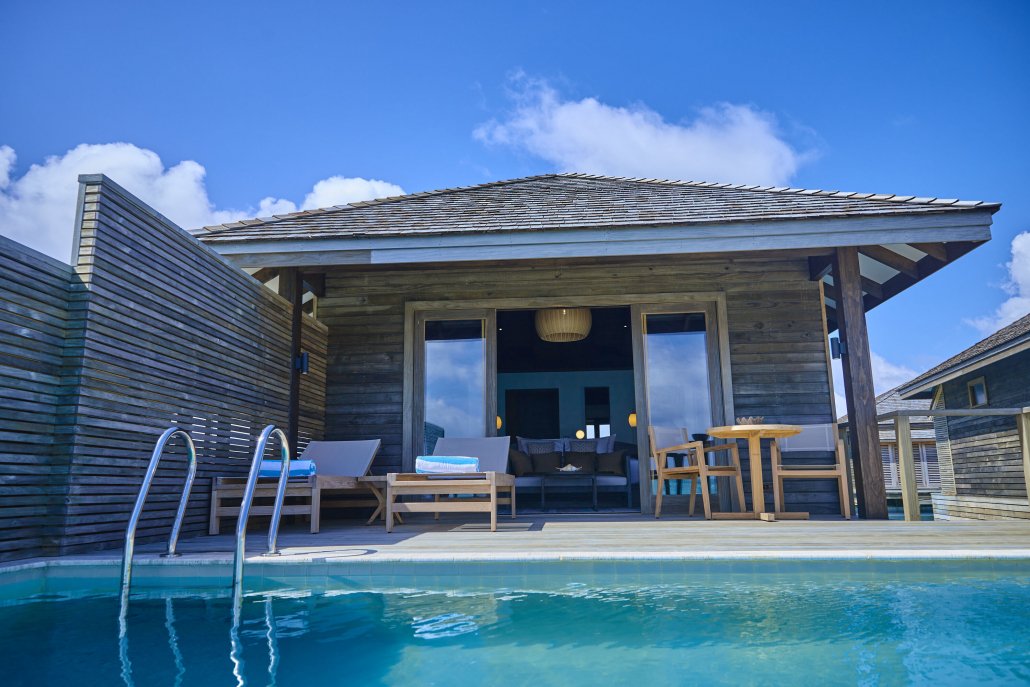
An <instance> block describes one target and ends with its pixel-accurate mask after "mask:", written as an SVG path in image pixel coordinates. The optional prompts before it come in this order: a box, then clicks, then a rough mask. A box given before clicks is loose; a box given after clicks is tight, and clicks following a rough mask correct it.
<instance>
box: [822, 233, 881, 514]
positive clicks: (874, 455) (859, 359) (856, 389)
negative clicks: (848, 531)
mask: <svg viewBox="0 0 1030 687" xmlns="http://www.w3.org/2000/svg"><path fill="white" fill-rule="evenodd" d="M833 282H834V285H835V286H836V287H837V296H838V299H839V300H838V301H837V326H838V328H839V330H840V338H841V341H843V342H844V344H845V351H844V353H843V354H842V355H841V359H842V360H841V362H842V363H843V368H844V396H845V398H846V399H847V402H848V424H849V425H850V427H851V436H852V440H851V452H852V463H853V465H854V471H855V492H856V494H857V496H858V513H859V516H860V517H863V518H869V519H878V520H885V519H886V518H887V490H886V487H885V485H884V478H883V464H882V463H881V460H880V430H879V427H878V425H877V422H876V393H875V392H874V391H873V366H872V356H871V354H870V351H869V336H868V332H867V331H866V322H865V307H864V305H863V302H862V275H861V272H860V271H859V265H858V249H856V248H854V247H845V248H838V249H837V252H836V253H835V254H834V258H833Z"/></svg>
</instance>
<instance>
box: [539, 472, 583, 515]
mask: <svg viewBox="0 0 1030 687" xmlns="http://www.w3.org/2000/svg"><path fill="white" fill-rule="evenodd" d="M572 479H579V480H590V487H591V490H592V491H593V501H592V503H593V507H594V510H597V473H596V472H583V471H582V470H580V471H578V472H561V471H556V472H548V473H547V474H544V475H540V509H541V510H543V508H544V490H545V488H546V487H547V484H548V482H550V483H551V484H560V483H561V482H566V481H569V480H572Z"/></svg>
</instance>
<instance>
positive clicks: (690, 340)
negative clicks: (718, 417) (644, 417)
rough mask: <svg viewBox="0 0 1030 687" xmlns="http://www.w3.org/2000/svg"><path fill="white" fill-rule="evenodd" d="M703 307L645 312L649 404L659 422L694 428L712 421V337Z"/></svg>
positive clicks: (654, 421) (705, 426)
mask: <svg viewBox="0 0 1030 687" xmlns="http://www.w3.org/2000/svg"><path fill="white" fill-rule="evenodd" d="M707 329H708V328H707V326H706V318H705V314H704V313H649V314H646V315H644V350H645V352H646V354H645V363H646V365H647V371H646V375H647V406H648V414H649V419H650V423H651V424H652V425H654V426H656V427H670V428H686V429H687V431H688V432H690V433H692V434H698V433H702V432H705V431H707V429H708V428H709V427H710V426H711V425H712V393H711V379H710V375H709V355H708V351H709V341H708V331H707Z"/></svg>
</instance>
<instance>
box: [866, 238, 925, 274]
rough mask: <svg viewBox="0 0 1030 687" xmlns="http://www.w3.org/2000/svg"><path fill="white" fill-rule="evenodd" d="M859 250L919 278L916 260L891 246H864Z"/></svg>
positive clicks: (868, 256)
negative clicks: (893, 249)
mask: <svg viewBox="0 0 1030 687" xmlns="http://www.w3.org/2000/svg"><path fill="white" fill-rule="evenodd" d="M858 252H859V253H861V254H862V255H864V256H866V257H867V258H871V259H873V260H875V261H876V262H879V263H881V264H884V265H886V266H887V267H890V268H891V269H894V270H897V271H898V272H901V273H902V274H905V275H908V276H909V277H912V278H913V279H919V267H918V266H917V265H916V261H915V260H910V259H909V258H906V257H905V256H904V255H901V254H900V253H895V252H894V251H892V250H891V249H890V248H884V247H883V246H862V247H860V248H859V249H858Z"/></svg>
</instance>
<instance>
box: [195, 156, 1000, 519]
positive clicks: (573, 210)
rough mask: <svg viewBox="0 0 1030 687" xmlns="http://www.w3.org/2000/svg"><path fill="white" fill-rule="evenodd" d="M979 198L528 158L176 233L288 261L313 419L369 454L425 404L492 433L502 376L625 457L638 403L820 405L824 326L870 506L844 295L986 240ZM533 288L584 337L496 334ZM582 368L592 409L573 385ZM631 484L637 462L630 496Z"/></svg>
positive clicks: (829, 407)
mask: <svg viewBox="0 0 1030 687" xmlns="http://www.w3.org/2000/svg"><path fill="white" fill-rule="evenodd" d="M998 208H999V205H997V204H985V203H980V202H963V201H955V200H943V199H934V198H913V197H911V196H904V197H901V196H892V195H889V194H888V195H874V194H856V193H844V192H835V191H814V190H804V189H794V188H769V187H756V186H733V185H728V184H709V183H694V182H671V181H659V180H653V179H652V180H644V179H621V178H611V177H599V176H589V175H582V174H548V175H542V176H537V177H528V178H524V179H516V180H512V181H503V182H495V183H488V184H483V185H480V186H473V187H467V188H459V189H446V190H442V191H433V192H427V193H416V194H412V195H408V196H402V197H397V198H387V199H382V200H376V201H369V202H362V203H353V204H351V205H345V206H339V207H334V208H326V209H323V210H313V211H306V212H300V213H295V214H291V215H284V216H280V217H271V218H266V219H260V220H248V221H243V222H236V223H232V224H228V225H224V226H217V227H208V228H206V229H204V230H201V231H198V232H196V234H197V236H198V238H200V240H201V241H203V242H204V243H205V244H206V245H208V246H210V247H212V248H214V249H215V250H217V251H219V252H220V253H221V254H222V255H223V256H225V257H226V258H228V259H229V260H231V261H232V262H234V263H235V264H237V265H239V266H241V267H245V268H248V269H249V270H252V271H253V272H254V274H255V276H257V277H258V278H259V279H263V280H265V279H270V278H272V277H274V276H276V275H279V277H280V278H282V276H283V275H290V274H292V275H297V274H299V277H294V281H295V283H298V284H299V283H305V284H308V285H309V286H310V289H311V291H312V292H313V293H315V294H316V295H317V303H315V304H314V306H313V312H314V313H315V315H316V317H317V318H318V320H319V321H321V322H322V323H323V324H325V325H326V326H327V327H328V336H329V344H328V357H329V359H328V370H327V393H326V397H327V405H326V435H327V438H330V439H344V438H362V437H381V438H382V439H383V451H382V452H381V454H380V457H379V462H378V463H377V465H376V466H375V469H376V470H378V471H381V472H385V471H396V470H406V469H411V466H412V462H413V460H414V457H415V455H416V454H417V453H419V452H420V451H422V450H423V448H422V443H423V439H422V438H423V437H424V436H425V432H424V427H425V424H426V423H427V422H432V423H435V424H438V425H440V426H441V427H445V431H448V432H452V435H453V433H458V435H461V433H477V434H479V435H491V434H495V433H497V432H498V430H499V428H498V425H500V431H501V432H502V433H503V432H504V431H505V427H506V425H505V423H506V422H507V420H506V418H505V417H501V416H500V413H499V412H498V411H499V409H500V408H501V407H502V406H504V404H505V398H506V396H505V394H507V391H502V387H503V389H507V390H512V391H513V392H514V393H512V395H511V396H510V398H516V399H517V398H528V397H529V395H528V394H529V392H531V391H533V390H537V391H539V392H540V393H538V394H537V395H536V396H535V398H537V399H539V400H538V401H537V402H538V403H540V404H545V403H549V404H551V405H552V407H555V408H559V412H560V413H561V415H562V417H561V418H560V421H559V422H558V423H556V425H555V426H556V427H557V428H558V431H559V432H560V433H561V434H562V435H564V436H568V434H570V431H569V430H570V429H571V428H572V427H574V426H579V427H584V426H585V427H586V428H588V429H594V428H597V429H599V431H603V428H608V429H609V430H610V431H612V432H613V433H615V434H617V435H618V436H619V437H620V438H622V439H629V440H630V441H631V442H632V443H633V444H635V445H636V447H637V452H638V454H639V455H642V456H646V455H648V452H649V449H648V446H647V438H646V428H647V425H648V422H649V421H650V422H654V423H655V424H670V423H674V424H675V425H680V426H688V427H689V428H690V431H691V432H703V431H704V430H705V429H706V428H707V427H708V426H711V425H719V424H730V423H732V422H733V420H734V418H735V417H737V416H743V415H762V416H764V417H765V418H766V420H767V421H768V422H786V423H799V424H816V423H829V422H833V421H834V418H835V417H836V414H835V412H834V408H833V401H832V398H833V393H832V391H833V390H832V388H831V386H832V382H831V375H830V372H829V357H830V356H829V351H828V345H827V333H828V332H829V331H833V330H836V329H838V327H839V329H840V332H841V338H842V340H844V341H845V342H846V350H845V353H844V355H843V358H844V360H843V362H844V369H845V380H846V384H845V395H846V396H847V397H848V402H849V407H850V408H852V409H853V410H852V418H853V420H852V434H853V437H854V440H853V441H852V447H853V453H854V457H855V461H856V462H855V472H856V476H857V480H856V483H857V484H856V486H857V492H858V502H859V507H860V513H862V514H863V515H865V516H867V517H886V496H885V491H884V480H883V472H882V468H881V462H880V451H881V450H880V442H879V431H878V428H877V425H876V419H875V418H876V410H875V402H874V395H873V392H872V376H871V368H870V359H869V358H870V356H869V349H868V339H867V335H866V325H865V311H867V310H869V309H871V308H873V307H876V306H877V305H878V304H880V303H882V302H884V301H886V300H887V299H889V298H891V297H893V296H894V295H896V294H897V293H899V292H901V291H902V290H904V289H906V288H908V287H909V286H911V285H913V284H915V283H916V282H918V281H919V280H921V279H923V278H925V277H926V276H928V275H929V274H932V273H933V272H935V271H937V270H938V269H940V268H941V267H943V266H944V265H946V264H948V263H949V262H951V261H953V260H955V259H957V258H959V257H960V256H962V255H964V254H965V253H966V252H968V251H970V250H972V249H973V248H975V247H976V246H978V245H979V244H981V243H983V242H985V241H987V240H989V238H990V229H989V227H990V224H991V216H992V214H993V213H994V212H996V211H997V210H998ZM296 297H297V298H299V297H300V296H299V295H297V296H296ZM295 302H299V301H295ZM553 308H568V309H573V310H576V311H578V313H577V316H582V315H583V312H582V311H583V310H584V309H590V310H591V311H592V313H593V319H594V325H593V326H594V330H593V331H592V333H591V334H590V335H589V336H588V337H587V338H586V339H583V340H582V341H580V342H576V343H566V344H550V345H551V346H566V347H568V348H565V349H562V351H563V352H562V353H561V354H557V355H555V356H554V359H555V360H557V361H558V362H554V361H552V360H551V359H550V358H548V355H549V354H546V353H541V352H539V350H537V347H535V346H533V345H530V344H527V343H526V342H525V339H524V338H523V339H521V340H520V339H519V337H518V336H514V335H513V333H512V330H513V329H519V328H520V327H521V328H522V329H523V334H524V333H525V331H524V328H525V327H529V326H532V325H531V324H529V323H531V321H532V318H531V317H530V314H531V313H533V312H535V311H541V310H549V309H553ZM527 318H528V319H527ZM509 335H512V336H509ZM520 341H521V343H520ZM577 346H578V347H577ZM591 346H593V347H594V348H591ZM520 356H521V357H520ZM526 360H533V361H538V362H539V367H538V369H537V370H536V371H535V372H534V370H532V369H527V368H526V365H525V364H524V363H525V361H526ZM577 365H580V366H581V368H579V369H577V368H576V367H575V366H577ZM556 368H558V369H556ZM532 374H537V377H536V378H532V377H526V376H525V375H532ZM519 375H523V376H521V377H519ZM559 378H560V379H559ZM602 379H603V381H591V380H602ZM459 380H461V381H462V383H461V384H457V382H458V381H459ZM626 380H628V382H627V381H626ZM550 387H553V388H555V389H558V388H559V387H560V388H561V389H562V390H563V391H561V393H554V394H548V393H547V390H548V388H550ZM602 387H604V388H607V389H608V390H609V391H608V393H609V396H608V398H609V405H608V413H607V415H605V414H604V412H603V409H602V410H598V409H597V408H598V406H599V404H598V403H586V402H585V401H584V402H583V403H580V401H579V400H577V399H582V398H583V396H581V395H580V394H586V395H590V394H592V395H593V397H594V398H601V397H603V396H602V395H600V394H599V393H598V388H602ZM568 389H572V391H568ZM591 389H592V390H593V391H591ZM620 389H625V391H624V392H620V391H619V390H620ZM519 393H522V396H519ZM570 394H572V395H573V396H575V397H576V398H574V399H573V400H575V401H576V403H575V404H573V405H575V406H576V407H568V408H567V407H566V401H567V399H568V398H569V395H570ZM620 394H621V395H620ZM499 397H500V398H499ZM584 404H586V405H589V406H591V408H590V409H584V408H581V407H580V406H582V405H584ZM535 407H536V406H535ZM441 408H444V409H445V410H446V412H445V413H444V414H445V415H447V417H446V418H443V417H442V416H441V415H440V413H442V412H444V411H441ZM510 413H511V409H508V410H507V413H506V414H508V415H510ZM630 414H634V417H635V418H636V419H637V421H636V423H635V424H633V423H631V422H630V421H629V417H630ZM581 415H582V417H581ZM544 419H546V418H544ZM606 419H607V423H606V422H605V420H606ZM538 421H541V418H540V417H534V415H533V414H532V413H529V414H527V413H521V412H520V413H519V415H518V422H519V423H526V422H538ZM631 425H632V426H631ZM540 426H543V425H540ZM541 431H542V430H541ZM745 455H746V454H745ZM745 468H746V466H745ZM745 474H746V472H745ZM799 482H800V480H799ZM805 482H806V483H805V484H798V485H794V484H791V485H790V486H789V487H788V489H789V490H791V489H792V491H789V493H788V494H787V502H788V506H789V507H790V508H793V509H805V510H809V511H812V512H825V513H833V512H838V508H839V506H838V504H837V496H836V492H835V489H834V487H833V485H832V484H826V485H821V484H819V483H818V482H817V481H816V483H814V484H809V483H807V482H808V481H805ZM650 489H651V484H650V481H649V480H646V479H644V480H641V481H640V503H641V504H642V507H643V508H644V509H645V510H647V509H649V508H650V507H651V494H650ZM770 501H771V499H770ZM748 506H749V507H750V503H749V504H748Z"/></svg>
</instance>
